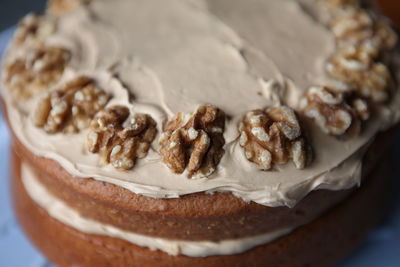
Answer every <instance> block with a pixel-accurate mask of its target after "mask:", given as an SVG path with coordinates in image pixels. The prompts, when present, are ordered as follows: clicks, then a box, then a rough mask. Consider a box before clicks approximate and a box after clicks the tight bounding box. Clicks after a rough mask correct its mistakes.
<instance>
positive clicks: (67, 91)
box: [34, 77, 110, 133]
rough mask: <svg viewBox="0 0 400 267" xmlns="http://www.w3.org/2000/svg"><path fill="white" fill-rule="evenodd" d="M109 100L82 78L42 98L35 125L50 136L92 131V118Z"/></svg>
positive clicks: (94, 85)
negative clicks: (52, 134) (51, 134)
mask: <svg viewBox="0 0 400 267" xmlns="http://www.w3.org/2000/svg"><path fill="white" fill-rule="evenodd" d="M109 99H110V96H109V95H108V94H107V93H106V92H104V91H103V90H101V89H100V88H98V87H97V85H96V83H95V82H94V80H92V79H90V78H87V77H79V78H76V79H75V80H73V81H71V82H69V83H67V84H66V85H65V86H64V87H62V88H61V89H58V90H56V91H53V92H51V93H49V94H46V95H45V96H44V97H43V98H41V99H40V101H39V102H38V104H37V107H36V111H35V114H34V122H35V125H36V126H38V127H42V128H43V129H44V130H45V131H46V132H47V133H57V132H60V131H63V132H69V133H74V132H79V131H80V130H83V129H85V128H88V127H89V125H90V122H91V120H92V118H93V117H94V116H95V115H96V113H97V112H98V111H99V110H101V109H102V108H104V107H105V105H106V104H107V102H108V100H109Z"/></svg>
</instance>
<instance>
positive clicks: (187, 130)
mask: <svg viewBox="0 0 400 267" xmlns="http://www.w3.org/2000/svg"><path fill="white" fill-rule="evenodd" d="M224 130H225V113H224V112H223V111H222V110H220V109H218V108H216V107H214V106H201V107H199V108H198V109H197V111H196V112H195V113H194V114H193V115H188V114H183V113H178V114H177V115H176V116H175V117H174V118H173V119H172V120H171V121H169V122H168V123H167V125H166V126H165V130H164V134H163V137H162V138H161V141H160V145H161V149H160V153H161V156H162V158H163V161H164V162H165V164H166V165H167V166H168V167H169V168H170V169H171V170H172V171H173V172H174V173H183V172H184V171H185V169H187V174H188V177H207V176H209V175H211V174H212V173H213V172H214V171H215V170H216V168H217V165H218V164H219V162H220V160H221V158H222V156H223V154H224V152H225V151H224V149H223V146H224V144H225V140H224V136H223V133H224Z"/></svg>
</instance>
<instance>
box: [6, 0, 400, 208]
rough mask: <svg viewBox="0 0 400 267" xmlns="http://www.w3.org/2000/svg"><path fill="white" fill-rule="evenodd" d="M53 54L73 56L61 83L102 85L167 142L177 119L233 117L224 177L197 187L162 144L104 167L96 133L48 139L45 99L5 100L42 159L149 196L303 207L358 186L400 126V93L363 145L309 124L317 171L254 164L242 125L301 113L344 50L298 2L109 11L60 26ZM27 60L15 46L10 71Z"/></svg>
mask: <svg viewBox="0 0 400 267" xmlns="http://www.w3.org/2000/svg"><path fill="white" fill-rule="evenodd" d="M308 1H311V0H307V1H306V0H302V1H301V2H308ZM110 5H112V8H110ZM144 10H145V11H146V12H144ZM282 13H285V14H286V15H285V16H282V15H281V14H282ZM243 14H247V15H246V16H243ZM249 14H251V16H250V15H249ZM266 14H267V15H266ZM293 20H295V21H296V23H293ZM299 36H300V37H299ZM47 44H51V45H57V46H61V47H65V48H67V49H68V50H70V51H71V54H72V61H71V64H70V65H69V66H67V69H66V71H65V73H64V76H63V78H62V80H61V82H60V83H63V82H65V81H68V80H69V79H71V78H73V77H76V76H78V75H80V74H85V75H88V76H90V77H93V78H95V79H96V80H98V83H99V84H100V86H101V87H102V88H103V89H104V90H106V91H107V92H109V93H111V94H112V95H113V96H114V98H113V99H112V100H111V101H110V102H109V104H108V105H109V106H111V105H115V104H121V105H126V106H127V107H129V108H130V109H131V111H132V112H140V113H146V114H150V115H151V116H152V117H153V118H154V119H155V121H156V122H157V126H158V128H159V129H158V130H159V132H160V133H161V132H162V129H161V128H162V125H163V123H164V122H165V121H166V120H167V118H170V117H172V116H173V114H174V113H176V112H188V111H192V110H194V108H195V107H196V106H197V105H201V104H205V103H209V104H214V105H216V106H218V107H219V108H221V109H223V110H224V111H225V112H226V113H227V114H228V115H229V116H230V118H231V119H230V120H229V121H227V123H226V131H225V134H224V137H225V140H226V145H225V150H226V152H225V155H224V157H223V158H222V160H221V162H220V164H219V166H218V170H217V171H216V172H215V173H214V174H213V175H212V176H210V177H208V178H203V179H198V180H189V179H187V178H186V177H185V176H184V175H176V174H173V173H171V172H170V170H169V169H168V168H167V167H166V166H164V164H162V162H161V159H160V156H159V155H158V153H157V151H158V142H157V141H155V142H153V147H152V150H151V151H150V152H149V155H148V156H147V157H146V158H145V159H142V160H140V161H138V163H137V166H136V167H135V168H134V169H133V170H131V171H117V170H115V169H113V168H112V167H111V166H107V165H103V164H102V163H101V162H100V159H99V157H98V156H97V155H93V154H90V153H89V152H88V151H87V150H86V149H85V140H86V135H87V132H88V131H82V132H81V133H79V134H74V135H67V136H66V135H63V134H55V135H47V134H45V133H44V132H43V131H42V130H41V129H38V128H36V127H35V126H34V125H33V123H32V119H31V116H32V110H33V109H34V106H35V103H36V102H37V101H38V98H39V97H40V96H37V97H34V98H32V99H31V100H29V101H27V102H24V103H23V105H21V104H20V103H17V102H16V101H15V100H13V99H12V97H11V96H10V94H9V93H8V92H7V90H2V94H3V98H4V100H5V102H6V107H7V112H8V115H9V121H10V123H11V127H12V129H13V131H14V132H15V134H16V136H17V137H18V139H19V140H20V141H21V142H22V143H23V144H24V145H25V146H26V147H27V148H28V149H29V150H31V151H32V152H33V153H35V154H36V155H38V156H42V157H46V158H50V159H53V160H55V161H57V162H58V163H60V164H61V166H63V167H64V168H65V169H66V170H67V171H68V172H69V173H71V174H72V175H74V176H77V177H82V178H87V177H92V178H94V179H96V180H99V181H105V182H108V183H112V184H115V185H118V186H121V187H124V188H126V189H128V190H130V191H132V192H134V193H137V194H142V195H145V196H149V197H155V198H176V197H179V196H181V195H185V194H191V193H196V192H232V193H233V194H234V195H236V196H238V197H241V198H243V199H244V200H246V201H254V202H256V203H259V204H262V205H267V206H273V207H274V206H282V205H286V206H289V207H292V206H294V205H295V204H296V203H297V202H298V201H299V200H300V199H301V198H303V197H304V196H305V195H307V194H308V193H309V192H310V191H312V190H316V189H320V188H325V189H330V190H342V189H347V188H350V187H353V186H355V185H357V184H359V183H360V176H361V174H360V170H361V160H362V156H363V154H364V151H365V148H366V147H367V146H368V144H369V143H370V142H371V140H372V139H373V138H374V136H375V135H376V134H377V133H378V132H379V131H381V130H385V129H387V128H389V127H390V126H392V125H394V124H395V123H396V122H397V121H398V120H399V118H400V111H399V109H398V108H397V107H398V105H399V103H400V93H399V92H396V94H395V95H394V96H393V99H392V102H391V103H390V104H389V105H387V106H385V107H381V108H380V109H379V110H378V111H377V112H375V114H374V117H373V118H372V119H371V120H370V121H369V122H368V124H367V125H366V126H365V128H364V129H363V132H362V134H361V135H360V136H358V137H356V138H353V139H349V140H339V139H337V138H335V137H332V136H328V135H325V134H324V133H322V132H321V131H320V129H319V128H317V126H315V125H314V124H312V123H309V122H308V121H304V123H305V126H307V127H305V128H306V129H307V132H308V135H309V136H310V138H309V139H310V141H311V145H312V147H313V148H314V155H315V160H314V162H313V163H312V165H310V166H309V167H308V168H307V169H304V170H297V169H296V168H295V167H294V166H293V165H291V164H287V165H282V166H278V167H277V168H276V170H274V171H270V172H262V171H260V170H258V168H257V167H256V166H254V165H252V164H251V163H250V162H248V161H247V159H246V158H245V156H244V155H243V151H242V150H241V148H240V146H239V144H238V137H239V132H238V130H237V125H238V122H239V120H240V119H241V118H242V116H243V114H245V112H247V111H249V110H252V109H256V108H262V107H265V106H268V105H275V104H277V101H278V100H279V101H280V102H283V103H285V104H287V105H289V106H291V107H292V108H296V107H298V105H299V103H298V102H299V99H300V96H301V95H302V93H303V92H304V90H305V89H306V88H308V86H310V85H312V84H314V83H318V82H319V81H321V80H323V79H324V74H323V71H322V69H323V67H322V63H323V62H324V60H326V58H327V57H328V56H329V55H330V54H331V53H332V52H333V50H334V47H335V41H334V38H333V36H332V35H331V33H330V32H329V31H328V29H325V28H324V27H323V26H322V25H321V24H319V23H318V22H316V21H314V20H313V19H312V18H310V16H309V14H308V13H306V12H305V11H304V10H303V9H302V8H301V6H300V4H299V3H298V2H297V1H290V0H270V1H263V0H250V1H246V2H243V1H239V0H236V1H227V0H216V1H211V0H210V1H201V0H169V1H168V2H167V1H157V0H135V1H130V0H117V1H112V2H111V1H106V0H98V1H94V2H93V3H92V4H91V5H90V6H88V7H86V8H81V9H79V10H77V11H74V12H71V13H69V14H67V15H65V16H63V17H61V18H60V20H59V22H58V31H57V32H56V33H55V34H54V35H53V36H51V37H50V38H49V40H48V41H47ZM18 53H19V51H18V50H17V51H16V50H15V49H14V48H13V47H11V48H10V49H9V51H8V55H9V56H7V58H6V60H8V59H9V58H12V57H13V56H14V55H15V54H18ZM114 74H117V76H118V79H117V78H116V77H115V75H114ZM3 75H4V73H3ZM277 91H278V92H277ZM130 95H133V96H134V100H133V101H130V99H131V98H130ZM157 139H158V138H157Z"/></svg>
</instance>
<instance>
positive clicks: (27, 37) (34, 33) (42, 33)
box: [13, 14, 56, 47]
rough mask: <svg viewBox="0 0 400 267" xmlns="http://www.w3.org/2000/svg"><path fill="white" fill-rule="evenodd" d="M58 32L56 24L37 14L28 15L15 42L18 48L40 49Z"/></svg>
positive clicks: (16, 34) (16, 32) (18, 29)
mask: <svg viewBox="0 0 400 267" xmlns="http://www.w3.org/2000/svg"><path fill="white" fill-rule="evenodd" d="M55 30H56V23H55V22H54V21H53V20H52V19H50V18H47V17H42V16H38V15H36V14H29V15H26V16H25V17H24V18H23V19H22V20H21V21H20V22H19V25H18V28H17V29H16V31H15V34H14V38H13V42H14V43H15V45H16V46H22V45H24V46H26V47H39V46H40V45H43V42H44V41H45V40H46V39H47V37H49V36H50V35H51V34H52V33H54V32H55Z"/></svg>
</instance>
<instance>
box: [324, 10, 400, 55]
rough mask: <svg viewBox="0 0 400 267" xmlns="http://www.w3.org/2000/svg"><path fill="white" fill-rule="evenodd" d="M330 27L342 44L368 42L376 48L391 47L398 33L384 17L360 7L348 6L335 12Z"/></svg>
mask: <svg viewBox="0 0 400 267" xmlns="http://www.w3.org/2000/svg"><path fill="white" fill-rule="evenodd" d="M329 26H330V28H331V30H332V32H333V34H334V35H335V37H336V40H337V41H338V43H339V45H340V46H343V45H362V44H366V43H367V44H368V45H369V46H371V47H373V48H374V49H377V50H381V49H391V48H393V47H394V45H395V44H396V42H397V35H396V34H395V32H394V31H393V30H392V29H391V27H390V25H389V24H388V23H387V22H386V21H385V20H383V19H380V18H374V17H372V15H371V14H369V13H368V12H367V11H365V10H363V9H360V8H348V9H344V10H341V11H340V12H337V13H335V15H334V18H333V19H332V21H331V22H330V25H329Z"/></svg>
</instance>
